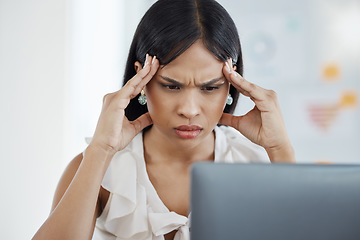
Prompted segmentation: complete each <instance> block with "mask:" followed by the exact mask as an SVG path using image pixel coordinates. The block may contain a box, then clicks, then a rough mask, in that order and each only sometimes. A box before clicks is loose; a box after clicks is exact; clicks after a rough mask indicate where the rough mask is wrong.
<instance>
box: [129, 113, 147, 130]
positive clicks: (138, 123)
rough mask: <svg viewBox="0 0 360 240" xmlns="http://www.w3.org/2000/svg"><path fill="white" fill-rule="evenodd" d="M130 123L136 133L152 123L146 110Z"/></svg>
mask: <svg viewBox="0 0 360 240" xmlns="http://www.w3.org/2000/svg"><path fill="white" fill-rule="evenodd" d="M131 124H132V125H133V126H134V129H135V132H136V134H138V133H139V132H141V131H142V130H143V129H144V128H146V127H147V126H150V125H151V124H152V119H151V117H150V114H149V113H148V112H147V113H144V114H143V115H141V116H140V117H138V118H137V119H135V120H134V121H132V122H131Z"/></svg>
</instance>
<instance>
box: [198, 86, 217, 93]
mask: <svg viewBox="0 0 360 240" xmlns="http://www.w3.org/2000/svg"><path fill="white" fill-rule="evenodd" d="M217 89H219V87H217V86H206V87H202V88H201V90H203V91H206V92H213V91H215V90H217Z"/></svg>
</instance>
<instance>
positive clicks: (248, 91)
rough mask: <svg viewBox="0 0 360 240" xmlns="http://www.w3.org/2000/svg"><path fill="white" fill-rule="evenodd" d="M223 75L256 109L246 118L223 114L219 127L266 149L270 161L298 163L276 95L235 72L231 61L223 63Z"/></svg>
mask: <svg viewBox="0 0 360 240" xmlns="http://www.w3.org/2000/svg"><path fill="white" fill-rule="evenodd" d="M230 66H231V67H230ZM223 73H224V75H225V77H226V79H227V80H228V81H229V82H230V83H231V84H232V85H233V86H234V87H235V88H236V89H237V90H238V91H239V92H240V93H241V94H243V95H245V96H247V97H249V98H250V99H251V100H252V101H253V102H254V103H255V107H254V108H253V109H252V110H251V111H250V112H248V113H247V114H245V115H243V116H234V115H231V114H228V113H224V114H223V116H222V117H221V119H220V121H219V124H223V125H227V126H231V127H233V128H235V129H237V130H238V131H239V132H240V133H242V134H243V135H244V136H245V137H246V138H248V139H249V140H251V141H252V142H254V143H256V144H258V145H260V146H262V147H264V148H265V150H266V151H267V153H268V155H269V157H270V160H271V162H295V154H294V150H293V147H292V145H291V143H290V140H289V137H288V135H287V132H286V128H285V123H284V120H283V117H282V114H281V110H280V106H279V101H278V97H277V94H276V93H275V92H274V91H272V90H266V89H264V88H261V87H259V86H257V85H255V84H253V83H250V82H248V81H246V80H245V79H244V78H243V77H242V76H241V75H240V74H239V73H237V72H236V71H234V69H233V68H232V62H231V59H229V61H228V62H226V64H224V68H223Z"/></svg>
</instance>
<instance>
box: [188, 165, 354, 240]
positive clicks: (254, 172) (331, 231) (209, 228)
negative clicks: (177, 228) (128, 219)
mask: <svg viewBox="0 0 360 240" xmlns="http://www.w3.org/2000/svg"><path fill="white" fill-rule="evenodd" d="M190 224H191V229H190V235H191V240H205V239H206V240H215V239H216V240H223V239H226V240H228V239H231V240H234V239H241V240H248V239H274V240H275V239H276V240H315V239H316V240H319V239H326V240H333V239H334V240H335V239H336V240H339V239H341V240H343V239H344V240H352V239H354V240H359V239H360V165H315V164H313V165H310V164H225V163H196V164H194V166H193V167H192V169H191V223H190Z"/></svg>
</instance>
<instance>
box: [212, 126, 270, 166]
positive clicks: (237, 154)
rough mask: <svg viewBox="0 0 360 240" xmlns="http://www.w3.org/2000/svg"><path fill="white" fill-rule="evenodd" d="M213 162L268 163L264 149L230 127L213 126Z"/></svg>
mask: <svg viewBox="0 0 360 240" xmlns="http://www.w3.org/2000/svg"><path fill="white" fill-rule="evenodd" d="M215 137H216V140H215V162H226V163H250V162H251V163H270V159H269V157H268V155H267V153H266V151H265V149H264V148H263V147H261V146H259V145H257V144H255V143H253V142H251V141H250V140H249V139H247V138H246V137H244V136H243V135H242V134H241V133H239V131H237V130H236V129H234V128H232V127H226V126H221V127H216V128H215Z"/></svg>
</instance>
